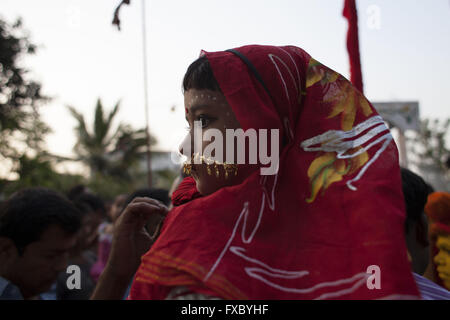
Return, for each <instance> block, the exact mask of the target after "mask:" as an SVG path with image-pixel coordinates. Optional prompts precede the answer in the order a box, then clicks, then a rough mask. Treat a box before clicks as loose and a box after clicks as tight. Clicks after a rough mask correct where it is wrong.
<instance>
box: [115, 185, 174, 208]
mask: <svg viewBox="0 0 450 320" xmlns="http://www.w3.org/2000/svg"><path fill="white" fill-rule="evenodd" d="M136 197H147V198H152V199H156V200H159V201H161V202H162V203H163V204H165V205H166V206H168V205H169V204H170V199H169V191H167V190H166V189H157V188H143V189H138V190H136V191H134V192H133V193H132V194H130V195H129V196H128V198H127V200H126V201H125V204H124V206H123V208H125V207H126V206H127V205H129V204H130V203H131V201H133V199H134V198H136Z"/></svg>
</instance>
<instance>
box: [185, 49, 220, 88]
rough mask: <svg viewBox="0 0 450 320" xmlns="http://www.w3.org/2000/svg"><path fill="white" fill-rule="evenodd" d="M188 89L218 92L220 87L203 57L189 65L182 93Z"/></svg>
mask: <svg viewBox="0 0 450 320" xmlns="http://www.w3.org/2000/svg"><path fill="white" fill-rule="evenodd" d="M189 89H197V90H211V91H219V92H220V87H219V84H218V83H217V80H216V78H214V74H213V71H212V69H211V65H210V64H209V61H208V59H207V58H206V57H205V56H201V57H200V58H198V59H197V60H195V61H194V62H192V63H191V65H190V66H189V67H188V69H187V71H186V74H185V75H184V79H183V92H186V91H188V90H189Z"/></svg>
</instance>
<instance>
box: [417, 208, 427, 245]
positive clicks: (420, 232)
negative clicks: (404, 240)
mask: <svg viewBox="0 0 450 320" xmlns="http://www.w3.org/2000/svg"><path fill="white" fill-rule="evenodd" d="M416 240H417V242H418V243H419V244H420V245H422V246H423V247H428V246H429V245H430V240H429V239H428V221H427V218H426V216H425V215H424V214H422V216H421V218H420V219H419V221H418V222H417V223H416Z"/></svg>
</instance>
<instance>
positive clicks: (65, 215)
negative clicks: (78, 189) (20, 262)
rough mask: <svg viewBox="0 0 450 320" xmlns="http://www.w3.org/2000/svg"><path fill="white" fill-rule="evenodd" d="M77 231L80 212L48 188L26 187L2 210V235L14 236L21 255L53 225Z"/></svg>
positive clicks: (0, 215)
mask: <svg viewBox="0 0 450 320" xmlns="http://www.w3.org/2000/svg"><path fill="white" fill-rule="evenodd" d="M52 225H57V226H59V227H61V228H62V229H63V230H64V231H65V232H66V233H68V234H74V233H76V232H77V231H78V230H79V229H80V226H81V221H80V213H79V211H78V210H77V208H76V207H75V206H74V205H73V204H72V203H71V202H70V201H69V200H68V199H66V198H65V197H64V196H62V195H61V194H59V193H58V192H56V191H53V190H49V189H45V188H30V189H24V190H21V191H18V192H16V193H15V194H13V195H12V196H11V197H10V198H9V199H8V200H7V201H6V202H5V203H4V204H3V206H2V208H1V209H0V236H1V237H7V238H9V239H11V240H12V241H13V242H14V244H15V246H16V247H17V250H18V252H19V254H22V253H23V252H24V250H25V247H26V246H27V245H29V244H30V243H32V242H35V241H38V240H39V239H40V237H41V235H42V233H43V232H44V231H45V230H46V229H47V228H48V227H50V226H52Z"/></svg>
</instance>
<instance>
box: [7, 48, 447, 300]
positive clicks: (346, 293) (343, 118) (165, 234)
mask: <svg viewBox="0 0 450 320" xmlns="http://www.w3.org/2000/svg"><path fill="white" fill-rule="evenodd" d="M183 91H184V97H185V111H186V119H187V121H188V123H189V126H190V128H191V129H190V130H191V131H192V130H193V128H194V127H195V125H194V123H195V122H196V121H198V122H200V124H201V127H202V129H215V130H216V131H220V132H222V133H225V132H226V131H227V130H229V129H233V130H239V129H243V130H248V129H257V130H267V129H273V128H276V129H278V130H279V131H280V132H281V133H280V135H279V136H276V137H275V138H273V140H272V141H267V140H266V141H265V142H266V143H267V144H268V145H270V146H271V148H269V149H271V150H272V152H275V151H274V150H279V161H278V163H277V171H276V173H275V174H270V175H264V174H262V173H261V172H262V171H260V169H261V168H262V167H264V165H266V164H267V163H263V162H261V161H257V162H256V163H249V164H247V163H244V164H239V165H233V166H230V164H227V163H220V162H216V161H213V162H211V161H209V159H205V158H199V159H200V160H201V161H200V162H198V163H196V162H193V160H194V159H195V157H196V155H195V154H194V153H193V152H189V153H188V154H187V155H188V159H189V158H190V159H191V161H189V160H188V161H187V163H186V164H185V165H184V169H185V170H184V173H185V175H183V176H182V177H180V178H178V179H177V180H176V181H175V182H174V186H173V188H172V190H171V191H170V192H169V191H167V190H160V189H142V190H137V191H135V192H133V193H132V194H130V195H125V194H121V195H117V197H116V198H115V200H114V201H113V202H112V203H109V204H107V203H105V202H104V201H103V200H102V199H101V198H100V197H98V196H96V195H95V194H93V193H92V192H91V191H89V190H88V189H86V188H85V187H84V186H77V187H75V188H73V189H72V190H70V192H68V193H67V194H66V195H63V194H61V193H59V192H57V191H53V190H48V189H44V188H31V189H25V190H21V191H19V192H16V193H15V194H13V195H12V196H11V197H10V198H9V199H7V200H6V201H5V202H4V203H3V204H2V206H1V211H0V299H61V300H67V299H450V294H449V291H448V290H449V289H450V194H449V193H446V192H435V190H433V188H432V187H431V186H430V185H429V184H427V183H426V182H425V181H424V180H423V179H422V178H421V177H420V176H419V175H417V174H415V173H413V172H412V171H410V170H407V169H401V168H400V166H399V163H398V157H397V155H398V154H397V149H396V147H395V143H394V141H393V140H392V137H391V135H390V133H389V130H388V129H387V127H386V126H385V124H384V122H383V120H382V119H381V117H379V115H378V114H377V112H376V110H375V109H374V108H373V107H372V106H371V104H370V103H369V102H368V101H367V100H366V98H365V97H364V96H363V95H362V93H360V92H359V91H358V90H356V89H355V88H354V87H353V86H352V85H351V84H350V82H348V81H347V80H346V79H345V78H344V77H342V76H341V75H339V74H338V73H336V72H334V71H333V70H331V69H329V68H327V67H325V66H324V65H322V64H321V63H319V62H318V61H316V60H314V59H313V58H311V56H309V54H308V53H306V52H305V51H303V50H302V49H300V48H297V47H293V46H285V47H273V46H245V47H240V48H236V49H233V50H227V51H221V52H203V53H202V55H201V57H200V58H199V59H197V60H196V61H194V62H193V63H192V64H191V65H190V66H189V68H188V70H187V72H186V75H185V77H184V80H183ZM224 136H225V134H224ZM188 137H189V139H188V140H187V144H190V145H191V146H192V145H194V144H195V143H194V141H193V139H194V138H195V135H194V134H191V135H188ZM271 139H272V136H271ZM209 142H210V141H202V143H203V144H202V149H203V150H205V149H206V148H207V146H208V144H209ZM260 143H261V142H260ZM276 144H278V146H279V149H278V148H274V145H276ZM245 148H247V149H245V151H248V148H249V146H248V145H247V146H246V147H245ZM185 149H187V148H186V144H184V145H182V148H181V150H180V151H181V152H182V153H184V152H185ZM189 149H190V150H193V149H194V148H189ZM223 151H224V154H225V153H227V152H230V150H229V149H227V150H223ZM227 159H228V158H227ZM197 160H198V159H197ZM68 266H76V268H75V269H70V270H71V271H69V269H68ZM77 268H78V270H79V276H80V279H78V284H76V283H77V280H76V279H75V278H76V274H77V273H76V270H77ZM73 270H75V271H73ZM367 270H378V271H379V272H381V280H380V278H378V279H377V280H376V281H375V284H373V283H372V284H370V281H372V280H373V277H375V278H377V276H378V277H379V275H377V274H376V273H375V275H372V274H369V272H368V271H367ZM371 279H372V280H371ZM380 281H381V282H380ZM74 283H75V284H74ZM369 284H370V285H369Z"/></svg>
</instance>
